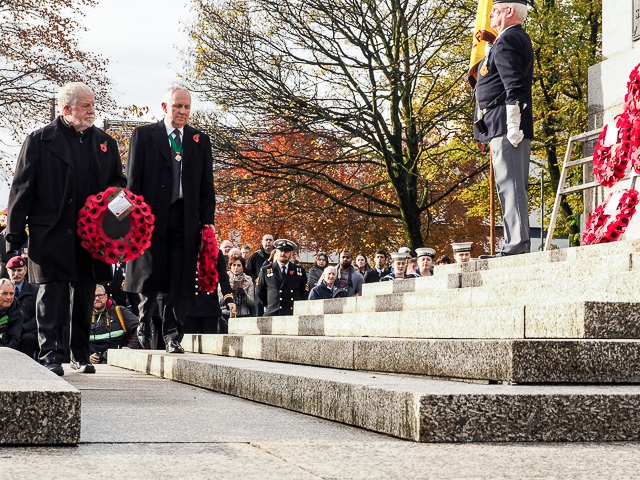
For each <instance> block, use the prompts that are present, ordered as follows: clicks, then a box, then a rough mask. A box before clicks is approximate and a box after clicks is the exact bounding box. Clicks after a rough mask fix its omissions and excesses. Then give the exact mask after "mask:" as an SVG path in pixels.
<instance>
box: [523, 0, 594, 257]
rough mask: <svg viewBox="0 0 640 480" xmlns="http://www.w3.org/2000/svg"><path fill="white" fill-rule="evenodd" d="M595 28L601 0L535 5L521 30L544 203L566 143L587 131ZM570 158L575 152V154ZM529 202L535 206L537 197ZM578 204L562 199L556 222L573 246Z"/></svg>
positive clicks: (576, 199)
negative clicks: (527, 50) (527, 52)
mask: <svg viewBox="0 0 640 480" xmlns="http://www.w3.org/2000/svg"><path fill="white" fill-rule="evenodd" d="M601 27H602V1H601V0H536V2H535V3H534V5H533V6H532V7H531V8H530V13H529V18H528V20H527V25H526V29H527V31H528V33H529V34H530V35H531V39H532V42H533V48H534V55H535V63H534V70H533V72H534V89H533V110H534V121H535V129H536V130H535V136H536V142H534V143H533V144H532V153H533V155H535V156H537V157H538V158H539V159H541V160H542V162H541V164H542V166H543V167H545V169H546V171H547V172H548V175H547V178H549V179H550V182H548V185H547V187H548V189H549V190H548V191H547V192H545V196H546V198H547V199H549V201H550V202H553V199H554V195H555V192H556V191H557V189H558V182H559V179H560V169H561V167H562V158H563V156H564V153H565V150H566V146H567V142H568V140H569V137H570V136H572V135H577V134H579V133H582V132H585V131H587V130H589V127H588V117H587V106H588V101H587V83H588V81H587V80H588V71H587V70H588V68H589V67H590V66H591V65H594V64H595V63H597V62H598V61H599V59H600V55H601V43H600V41H601V39H600V36H601V31H602V28H601ZM574 154H575V155H580V152H578V151H577V149H576V151H575V152H574ZM571 175H572V177H571V178H569V182H576V181H579V180H581V179H582V176H581V175H580V173H579V172H576V171H575V170H574V171H573V172H572V174H571ZM538 191H539V190H538ZM533 200H534V202H537V197H536V196H534V197H533ZM581 200H582V198H581V196H579V195H573V196H570V197H568V198H567V197H565V198H564V200H563V202H562V204H561V210H560V213H561V216H560V218H559V219H558V227H557V230H558V232H559V233H566V234H568V235H569V237H570V240H571V242H572V244H574V245H576V244H579V233H580V223H579V216H580V214H581V213H582V210H583V206H582V201H581ZM537 203H538V204H539V202H537ZM550 207H551V204H548V205H547V212H551V208H550Z"/></svg>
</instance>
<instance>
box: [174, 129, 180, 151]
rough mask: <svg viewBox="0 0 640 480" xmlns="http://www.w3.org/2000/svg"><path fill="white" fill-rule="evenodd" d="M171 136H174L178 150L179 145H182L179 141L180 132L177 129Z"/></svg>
mask: <svg viewBox="0 0 640 480" xmlns="http://www.w3.org/2000/svg"><path fill="white" fill-rule="evenodd" d="M173 134H174V135H175V136H176V138H175V141H176V146H177V147H178V148H180V144H181V143H182V142H181V141H180V130H178V129H177V128H176V129H175V130H174V131H173Z"/></svg>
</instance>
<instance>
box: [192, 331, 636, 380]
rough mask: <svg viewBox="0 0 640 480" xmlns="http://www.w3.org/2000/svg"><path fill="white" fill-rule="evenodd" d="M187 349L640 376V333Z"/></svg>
mask: <svg viewBox="0 0 640 480" xmlns="http://www.w3.org/2000/svg"><path fill="white" fill-rule="evenodd" d="M182 346H183V347H184V348H185V350H186V351H189V352H193V353H204V354H209V355H222V356H230V357H238V358H250V359H255V360H265V361H270V362H282V363H295V364H300V365H312V366H319V367H327V368H339V369H347V370H363V371H373V372H390V373H401V374H413V375H426V376H432V377H444V378H458V379H471V380H486V381H500V382H508V383H520V384H525V383H640V341H638V340H449V339H443V340H416V339H390V338H344V337H341V338H336V337H287V336H278V335H273V336H271V335H245V336H243V335H185V337H184V339H183V341H182Z"/></svg>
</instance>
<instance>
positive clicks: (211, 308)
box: [186, 249, 233, 317]
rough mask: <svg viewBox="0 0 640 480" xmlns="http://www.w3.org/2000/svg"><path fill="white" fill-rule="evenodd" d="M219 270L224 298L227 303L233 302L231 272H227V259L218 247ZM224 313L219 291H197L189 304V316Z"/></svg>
mask: <svg viewBox="0 0 640 480" xmlns="http://www.w3.org/2000/svg"><path fill="white" fill-rule="evenodd" d="M216 269H217V270H218V289H220V291H221V292H222V299H223V302H224V304H225V305H229V304H230V303H233V292H232V290H231V285H230V284H229V274H228V273H227V260H226V258H225V257H224V255H223V254H222V251H220V249H218V259H217V260H216ZM221 315H222V310H221V309H220V300H219V299H218V292H217V291H216V292H213V293H207V292H200V291H197V292H196V295H195V297H193V298H192V299H191V300H190V301H189V303H188V304H187V314H186V316H187V317H219V316H221Z"/></svg>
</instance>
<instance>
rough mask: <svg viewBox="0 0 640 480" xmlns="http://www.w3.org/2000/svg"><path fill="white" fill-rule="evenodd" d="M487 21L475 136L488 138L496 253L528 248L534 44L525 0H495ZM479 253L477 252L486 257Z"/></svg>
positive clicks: (478, 85) (513, 251)
mask: <svg viewBox="0 0 640 480" xmlns="http://www.w3.org/2000/svg"><path fill="white" fill-rule="evenodd" d="M490 17H491V27H492V28H493V29H494V30H495V31H496V32H498V38H497V40H496V41H495V43H494V44H493V47H492V48H491V49H490V50H489V51H488V52H487V55H486V57H485V59H484V60H483V61H482V63H481V65H480V68H479V70H478V83H477V85H476V100H477V105H476V116H475V122H474V136H475V139H476V140H477V141H478V142H480V143H484V144H487V143H488V144H490V147H491V153H492V155H493V171H494V174H495V178H496V187H497V190H498V197H499V199H500V205H501V206H502V213H503V225H504V237H505V238H504V245H503V247H502V251H501V252H499V253H498V254H497V255H495V256H496V257H502V256H506V255H517V254H520V253H527V252H529V250H530V246H531V240H530V238H529V211H528V205H529V199H528V196H527V184H528V179H529V160H530V153H531V140H532V139H533V114H532V111H531V99H532V96H531V86H532V83H533V48H532V46H531V39H530V38H529V35H527V33H526V32H525V31H524V29H523V28H522V23H523V22H524V20H525V19H526V18H527V0H519V1H509V2H506V1H503V0H494V2H493V9H492V11H491V14H490ZM487 257H488V256H487V255H481V256H480V258H487Z"/></svg>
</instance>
